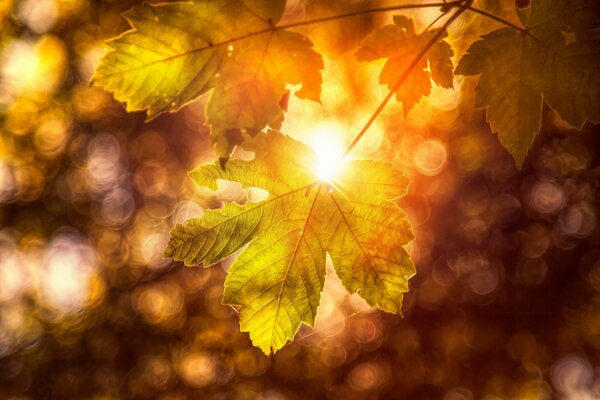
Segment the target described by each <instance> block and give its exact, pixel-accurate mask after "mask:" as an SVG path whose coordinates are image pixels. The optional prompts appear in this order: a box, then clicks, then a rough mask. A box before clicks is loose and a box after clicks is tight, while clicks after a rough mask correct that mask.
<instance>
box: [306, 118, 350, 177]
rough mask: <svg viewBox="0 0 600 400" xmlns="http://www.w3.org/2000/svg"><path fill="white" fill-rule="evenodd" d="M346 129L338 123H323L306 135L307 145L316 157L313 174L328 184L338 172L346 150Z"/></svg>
mask: <svg viewBox="0 0 600 400" xmlns="http://www.w3.org/2000/svg"><path fill="white" fill-rule="evenodd" d="M345 133H346V127H345V126H344V125H343V124H342V123H341V122H339V121H334V120H331V121H324V122H321V123H319V124H318V125H316V126H315V127H313V128H312V129H311V130H309V131H308V133H307V139H306V141H307V143H308V145H309V146H310V147H311V148H312V149H313V151H314V152H315V154H316V156H317V165H316V166H315V173H316V174H317V176H318V177H319V178H321V179H322V180H324V181H328V182H330V181H331V180H332V179H333V177H334V176H335V174H336V173H337V172H338V171H339V167H340V162H341V161H342V158H343V156H344V151H345V149H346V140H345Z"/></svg>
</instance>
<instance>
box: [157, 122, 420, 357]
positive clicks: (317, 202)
mask: <svg viewBox="0 0 600 400" xmlns="http://www.w3.org/2000/svg"><path fill="white" fill-rule="evenodd" d="M244 148H245V149H248V150H252V151H254V152H255V158H254V159H253V160H251V161H242V160H238V159H232V160H230V161H229V163H228V164H227V169H225V170H224V169H222V168H221V167H220V166H219V165H218V164H215V163H211V164H207V165H203V166H201V167H199V168H197V169H195V170H193V171H192V172H191V173H190V175H191V177H192V178H193V179H194V180H195V181H196V183H197V184H198V185H200V186H207V187H209V188H211V189H213V190H214V189H216V188H217V180H218V179H224V180H230V181H236V182H240V183H241V184H242V186H243V187H259V188H262V189H265V190H267V191H268V192H269V197H268V198H266V199H265V200H263V201H260V202H257V203H251V202H249V203H247V204H245V205H239V204H237V203H228V204H225V206H224V207H223V208H221V209H216V210H208V211H206V212H205V213H204V214H203V215H202V217H200V218H194V219H190V220H188V221H187V222H186V223H184V224H180V225H177V226H176V227H175V228H174V229H173V230H172V232H171V239H170V241H169V244H168V247H167V249H166V250H165V256H167V257H171V258H173V259H174V260H182V261H184V262H185V264H186V265H197V264H200V265H202V266H209V265H212V264H214V263H216V262H218V261H220V260H222V259H224V258H225V257H227V256H230V255H232V254H234V253H235V252H236V251H238V250H240V249H242V248H243V247H244V246H246V245H247V247H246V248H245V249H244V250H243V251H242V253H241V254H240V255H239V256H238V258H237V259H236V260H235V262H234V263H233V265H232V266H231V267H230V268H229V270H228V274H227V279H226V281H225V291H224V294H223V302H224V303H226V304H231V305H234V306H236V307H239V308H240V328H241V330H242V331H248V332H250V338H251V339H252V342H253V343H254V344H255V345H256V346H258V347H260V348H261V349H262V350H263V351H264V352H265V353H270V352H274V351H277V350H278V349H279V348H281V347H282V346H283V345H284V344H285V343H286V342H287V341H288V340H290V339H292V338H293V337H294V335H295V333H296V331H297V330H298V328H299V327H300V325H301V323H302V322H304V323H306V324H308V325H311V326H312V325H313V324H314V321H315V316H316V312H317V307H318V305H319V302H320V298H321V291H322V290H323V284H324V279H325V272H326V263H325V259H326V254H327V253H329V255H330V257H331V259H332V261H333V266H334V268H335V271H336V273H337V275H338V276H339V278H340V280H341V282H342V284H343V285H344V286H345V287H346V289H347V290H348V291H350V292H352V293H353V292H357V291H359V292H360V295H361V296H362V297H363V298H364V299H365V300H366V301H367V302H368V303H369V304H371V305H373V306H378V307H380V308H381V309H383V310H385V311H388V312H391V313H400V311H401V306H402V297H403V293H405V292H407V291H408V279H409V278H410V277H411V276H412V275H413V274H414V272H415V269H414V265H413V262H412V260H411V259H410V257H409V255H408V253H407V252H406V251H405V250H404V249H403V248H402V246H403V245H405V244H406V243H408V242H409V241H410V240H412V238H413V235H412V232H411V228H410V223H409V221H408V218H407V216H406V214H405V213H404V212H402V211H401V210H400V208H399V207H398V206H397V205H396V204H395V203H394V202H393V201H391V200H393V199H395V198H397V197H399V196H402V195H404V194H405V193H406V190H407V186H408V179H407V178H406V177H405V176H404V175H403V174H402V173H401V172H399V171H397V170H395V169H393V168H392V167H391V166H390V165H389V164H385V163H381V162H375V161H370V160H353V161H342V162H341V165H340V168H339V172H338V173H337V174H336V176H335V178H333V179H332V180H331V182H324V181H322V180H320V179H319V178H317V175H316V173H315V172H314V171H313V170H312V168H314V165H315V164H316V162H315V161H316V160H315V155H314V153H313V152H312V150H311V149H309V148H308V147H307V146H305V145H304V144H302V143H300V142H297V141H294V140H292V139H291V138H289V137H288V136H285V135H283V134H281V133H279V132H276V131H269V132H268V133H259V134H258V135H257V136H256V137H255V138H253V139H252V140H251V141H250V142H249V143H246V144H245V145H244Z"/></svg>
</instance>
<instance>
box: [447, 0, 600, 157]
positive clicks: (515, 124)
mask: <svg viewBox="0 0 600 400" xmlns="http://www.w3.org/2000/svg"><path fill="white" fill-rule="evenodd" d="M518 13H519V18H520V19H521V23H522V24H523V26H524V27H525V28H526V29H527V31H528V32H529V34H530V35H527V34H525V33H521V32H518V31H517V30H515V29H512V28H502V29H498V30H496V31H493V32H492V33H490V34H487V35H485V36H483V37H482V39H481V40H479V41H477V42H475V43H473V44H472V45H471V47H470V48H469V49H468V52H467V54H465V55H464V56H463V57H462V59H461V60H460V62H459V64H458V67H457V68H456V74H460V75H481V76H480V78H479V83H478V85H477V95H476V100H475V105H476V107H479V108H487V120H488V122H489V123H490V126H491V128H492V131H494V132H498V135H499V137H500V141H501V142H502V144H503V145H504V146H505V147H506V148H507V149H508V151H509V152H510V153H511V154H512V155H513V157H514V158H515V161H516V162H517V165H518V166H519V167H520V166H521V165H522V164H523V161H524V160H525V157H526V156H527V152H528V151H529V148H530V147H531V145H532V143H533V139H534V138H535V135H536V134H537V133H538V132H539V129H540V124H541V112H542V104H543V103H542V99H544V100H546V102H547V103H548V105H550V106H551V107H552V108H554V109H555V110H556V111H557V112H558V114H559V115H560V116H561V117H562V118H563V119H564V120H566V121H567V122H569V123H570V124H571V125H573V126H575V127H578V128H581V126H582V125H583V123H584V122H585V121H586V120H589V121H592V122H600V69H598V65H599V63H600V32H599V31H598V29H599V28H600V4H599V3H598V2H597V1H594V0H576V1H570V0H535V1H532V2H531V6H530V7H529V8H526V9H522V10H518Z"/></svg>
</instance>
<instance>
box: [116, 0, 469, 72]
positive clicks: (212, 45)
mask: <svg viewBox="0 0 600 400" xmlns="http://www.w3.org/2000/svg"><path fill="white" fill-rule="evenodd" d="M463 3H464V0H457V1H450V2H436V3H422V4H403V5H397V6H388V7H377V8H369V9H366V10H360V11H355V12H351V13H346V14H338V15H332V16H329V17H323V18H316V19H309V20H305V21H299V22H292V23H288V24H282V25H279V26H277V25H275V26H272V27H270V28H265V29H261V30H258V31H254V32H249V33H246V34H244V35H241V36H236V37H233V38H230V39H227V40H223V41H221V42H216V43H210V44H208V45H206V46H202V47H197V48H194V49H191V50H187V51H184V52H182V53H179V54H176V55H173V56H170V57H165V58H161V59H159V60H155V61H152V62H150V63H147V64H144V65H140V66H137V67H134V68H130V69H127V70H123V71H118V72H116V73H114V74H113V75H118V74H124V73H130V72H133V71H136V70H139V69H143V68H146V67H149V66H151V65H155V64H159V63H163V62H169V61H172V60H176V59H178V58H180V57H185V56H189V55H190V54H196V53H201V52H203V51H205V50H210V49H214V48H216V47H221V46H228V45H230V44H233V43H236V42H239V41H241V40H245V39H249V38H252V37H255V36H259V35H263V34H265V33H268V32H273V30H274V29H279V30H285V29H291V28H297V27H301V26H305V25H312V24H318V23H323V22H329V21H335V20H339V19H344V18H350V17H355V16H359V15H366V14H374V13H380V12H389V11H398V10H407V9H418V8H431V7H433V8H436V7H439V8H442V7H444V8H446V9H449V8H453V7H459V6H460V5H461V4H463ZM126 33H127V32H126Z"/></svg>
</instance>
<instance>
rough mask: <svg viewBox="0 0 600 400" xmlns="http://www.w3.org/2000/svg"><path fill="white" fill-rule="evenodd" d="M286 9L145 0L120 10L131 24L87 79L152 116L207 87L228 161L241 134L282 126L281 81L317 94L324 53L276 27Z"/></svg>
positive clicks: (281, 4) (216, 136) (214, 130)
mask: <svg viewBox="0 0 600 400" xmlns="http://www.w3.org/2000/svg"><path fill="white" fill-rule="evenodd" d="M284 8H285V0H271V1H270V0H203V1H196V2H174V3H168V4H159V5H155V6H154V5H150V4H147V3H144V4H142V5H140V6H137V7H134V8H133V9H132V10H130V11H129V12H127V13H126V14H125V15H124V16H125V17H126V18H127V20H128V21H129V23H130V24H131V26H132V28H133V29H132V30H130V31H127V32H125V33H124V34H122V35H121V36H119V37H118V38H116V39H113V40H111V41H109V42H108V46H109V49H108V50H107V52H106V54H105V55H104V56H103V57H102V58H101V60H100V64H99V65H98V67H97V69H96V71H95V72H94V76H93V77H92V83H93V84H94V85H96V86H101V87H103V88H104V89H105V90H107V91H109V92H112V93H113V94H114V96H115V98H116V99H117V100H119V101H123V102H125V103H126V106H127V110H128V111H138V110H147V115H148V118H149V119H151V118H154V117H156V116H157V115H158V114H160V113H163V112H173V111H177V110H178V109H180V108H181V107H182V106H183V105H185V104H187V103H188V102H190V101H192V100H194V99H196V98H197V97H199V96H200V95H202V94H203V93H206V92H208V91H210V90H212V93H211V96H210V98H209V100H208V103H207V107H206V114H207V115H206V117H207V123H208V124H209V125H210V128H211V135H212V137H213V142H214V143H215V147H216V150H217V153H218V154H219V155H220V156H221V157H224V158H227V157H228V156H229V154H230V152H231V150H232V149H233V147H234V146H235V145H237V144H240V143H241V142H242V141H243V137H244V134H245V133H250V134H255V133H256V132H258V131H260V130H261V129H263V128H264V127H265V126H270V127H272V128H279V126H280V125H281V122H282V119H283V113H284V111H285V109H286V107H287V105H286V101H285V99H286V98H287V96H288V90H287V89H286V85H288V84H292V85H294V84H302V88H301V89H300V90H299V91H297V92H296V95H297V96H299V97H301V98H306V99H310V100H314V101H319V99H320V93H321V82H322V78H321V72H320V70H321V69H323V61H322V58H321V56H320V54H319V53H317V52H315V51H314V49H313V44H312V42H311V41H310V40H309V39H308V38H306V37H305V36H303V35H301V34H299V33H295V32H287V31H284V30H280V29H277V28H276V27H275V25H274V24H275V23H276V22H277V21H278V20H279V19H280V18H281V16H282V15H283V10H284ZM257 32H258V34H257ZM240 38H244V39H241V40H240Z"/></svg>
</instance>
